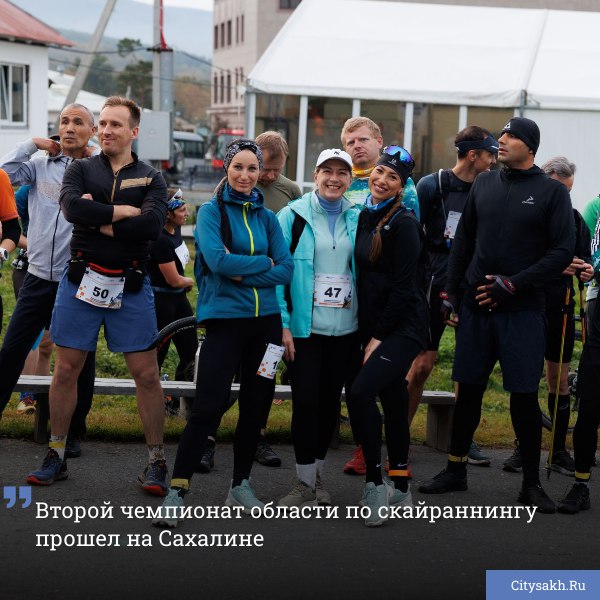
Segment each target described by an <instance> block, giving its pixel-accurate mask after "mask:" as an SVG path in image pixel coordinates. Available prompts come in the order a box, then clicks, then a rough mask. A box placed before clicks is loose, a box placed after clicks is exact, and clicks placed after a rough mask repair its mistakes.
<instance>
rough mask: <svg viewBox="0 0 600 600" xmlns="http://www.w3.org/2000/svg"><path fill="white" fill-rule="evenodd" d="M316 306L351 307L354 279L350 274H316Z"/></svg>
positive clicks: (314, 302) (314, 300) (314, 299)
mask: <svg viewBox="0 0 600 600" xmlns="http://www.w3.org/2000/svg"><path fill="white" fill-rule="evenodd" d="M313 304H314V305H315V306H329V307H330V308H350V306H351V305H352V279H351V278H350V276H349V275H327V274H325V273H317V274H316V275H315V293H314V298H313Z"/></svg>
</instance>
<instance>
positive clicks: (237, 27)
mask: <svg viewBox="0 0 600 600" xmlns="http://www.w3.org/2000/svg"><path fill="white" fill-rule="evenodd" d="M235 43H236V44H239V43H240V18H239V17H236V18H235Z"/></svg>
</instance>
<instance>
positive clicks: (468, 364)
mask: <svg viewBox="0 0 600 600" xmlns="http://www.w3.org/2000/svg"><path fill="white" fill-rule="evenodd" d="M545 341H546V340H545V318H544V313H542V312H538V311H515V312H484V311H480V310H477V309H473V308H471V307H469V306H467V305H466V304H463V305H462V306H461V308H460V314H459V322H458V327H457V328H456V351H455V354H454V367H453V369H452V379H454V381H456V382H458V383H470V384H474V385H487V382H488V379H489V376H490V373H491V372H492V369H493V368H494V365H495V364H496V361H500V367H501V369H502V382H503V385H504V389H505V390H506V391H508V392H517V393H529V392H535V391H537V389H538V387H539V383H540V377H541V376H542V370H543V367H544V345H545Z"/></svg>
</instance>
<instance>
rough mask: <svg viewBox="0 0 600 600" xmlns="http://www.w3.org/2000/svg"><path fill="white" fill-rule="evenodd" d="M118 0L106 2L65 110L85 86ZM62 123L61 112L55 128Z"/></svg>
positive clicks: (68, 96) (83, 57) (76, 74)
mask: <svg viewBox="0 0 600 600" xmlns="http://www.w3.org/2000/svg"><path fill="white" fill-rule="evenodd" d="M116 3H117V0H106V4H105V5H104V10H103V11H102V15H101V16H100V20H99V21H98V25H96V31H94V35H93V36H92V38H91V39H90V43H89V44H88V48H87V54H84V55H83V56H82V58H81V62H80V63H79V67H77V72H76V73H75V79H74V80H73V85H72V86H71V89H70V90H69V93H68V94H67V98H66V100H65V103H64V105H63V108H62V110H64V108H65V106H68V105H69V104H73V102H75V100H76V99H77V96H78V95H79V92H80V91H81V88H82V87H83V84H84V82H85V78H86V77H87V74H88V73H89V71H90V66H91V64H92V61H93V60H94V55H95V53H96V50H98V46H100V41H101V40H102V36H103V35H104V30H105V29H106V26H107V25H108V21H109V19H110V16H111V15H112V12H113V9H114V8H115V4H116ZM62 110H61V112H62ZM59 124H60V113H59V114H58V117H57V119H56V123H55V124H54V130H55V131H58V126H59Z"/></svg>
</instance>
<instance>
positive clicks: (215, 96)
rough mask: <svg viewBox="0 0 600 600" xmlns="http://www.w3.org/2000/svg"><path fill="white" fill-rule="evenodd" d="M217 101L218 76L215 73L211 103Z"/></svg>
mask: <svg viewBox="0 0 600 600" xmlns="http://www.w3.org/2000/svg"><path fill="white" fill-rule="evenodd" d="M218 101H219V78H218V77H217V76H216V75H215V76H214V77H213V104H216V103H217V102H218Z"/></svg>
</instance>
